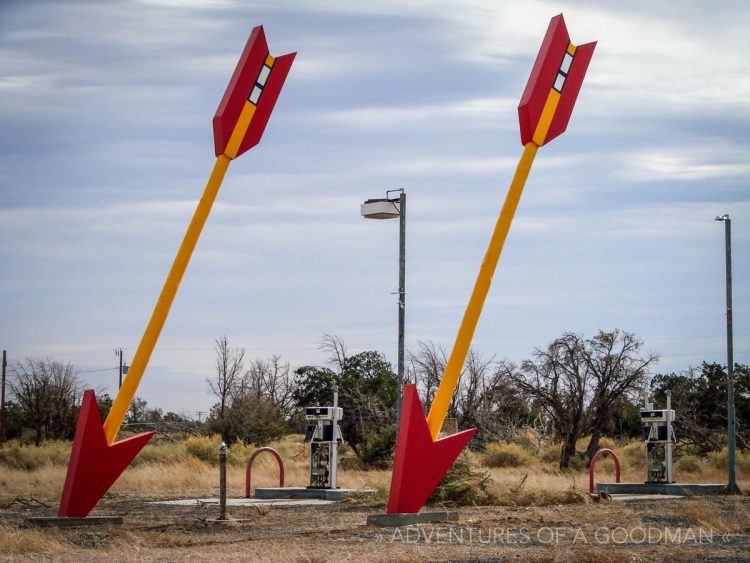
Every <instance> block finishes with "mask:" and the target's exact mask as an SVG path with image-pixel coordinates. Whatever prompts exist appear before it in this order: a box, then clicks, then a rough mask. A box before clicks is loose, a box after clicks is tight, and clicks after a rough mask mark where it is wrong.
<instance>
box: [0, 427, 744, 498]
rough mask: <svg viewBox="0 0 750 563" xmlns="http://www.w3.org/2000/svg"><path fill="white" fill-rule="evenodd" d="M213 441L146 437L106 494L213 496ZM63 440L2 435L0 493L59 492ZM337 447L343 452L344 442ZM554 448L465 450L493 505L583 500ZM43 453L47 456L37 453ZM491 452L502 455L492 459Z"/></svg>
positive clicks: (370, 476)
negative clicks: (34, 442) (6, 439)
mask: <svg viewBox="0 0 750 563" xmlns="http://www.w3.org/2000/svg"><path fill="white" fill-rule="evenodd" d="M218 443H219V439H218V437H216V436H212V437H197V438H190V439H188V440H187V441H185V442H179V443H170V442H166V443H160V444H154V445H149V446H147V447H146V448H145V449H144V451H143V452H142V453H141V454H140V455H139V458H137V459H138V461H137V462H136V463H134V464H133V465H132V466H131V467H129V468H128V469H127V470H126V471H125V473H123V475H122V476H121V477H120V479H119V480H118V481H117V482H116V483H115V485H114V486H113V488H112V494H115V495H141V496H148V497H154V498H164V497H172V498H174V497H191V496H215V495H216V494H217V493H218V468H217V465H216V463H215V460H216V453H217V452H218ZM607 445H610V444H607ZM271 446H272V447H274V448H275V449H277V450H278V451H279V453H280V455H281V456H282V458H283V459H284V464H285V474H286V475H285V484H286V485H287V486H305V485H306V484H307V482H308V478H309V476H308V471H309V469H308V464H309V450H308V447H307V446H306V445H305V444H303V443H302V437H301V436H297V435H293V436H287V437H285V438H284V439H282V440H279V441H277V442H275V443H272V444H271ZM69 447H70V446H69V444H65V443H62V442H53V443H49V444H45V445H43V446H42V447H40V448H34V447H33V446H20V445H18V444H15V443H13V442H11V443H9V444H8V445H7V446H6V448H4V449H3V450H0V452H3V453H2V456H0V461H2V463H0V500H2V499H8V498H11V499H12V498H14V497H15V496H19V495H20V496H24V497H30V496H32V495H33V496H34V497H35V498H38V499H43V500H45V501H47V502H50V503H54V502H56V501H57V500H59V498H60V493H61V490H62V485H63V482H64V479H65V464H66V462H67V456H68V452H69ZM614 449H615V451H616V452H617V453H618V454H619V456H620V460H621V464H622V479H621V480H622V481H623V482H628V481H630V482H641V481H643V479H644V461H645V448H644V447H643V444H642V443H640V442H633V443H630V444H627V445H625V446H623V447H620V448H614ZM253 451H254V448H253V447H250V446H243V445H235V446H233V447H232V448H230V450H229V456H228V459H229V464H228V469H227V479H228V486H229V494H230V495H232V496H242V495H244V491H245V463H246V461H247V459H248V458H249V457H250V455H251V453H252V452H253ZM343 453H344V455H345V456H346V455H347V454H346V449H345V450H344V451H343ZM552 453H554V456H553V455H552ZM557 455H559V446H556V445H552V446H547V447H542V448H533V449H532V450H530V451H525V450H523V449H521V448H520V447H519V446H515V445H508V444H494V445H491V447H490V448H489V449H488V452H487V453H486V454H473V453H472V454H470V457H471V460H472V464H474V466H475V467H477V468H478V469H479V470H481V471H486V472H488V473H489V475H490V477H491V481H489V482H488V489H487V490H488V492H489V494H490V496H491V497H493V498H496V499H497V503H498V504H500V505H505V506H549V505H554V504H570V503H580V502H586V493H587V492H588V470H587V469H586V468H583V469H581V470H578V471H575V470H574V471H569V472H562V473H561V472H560V471H558V467H557V465H558V463H557V457H556V456H557ZM45 456H49V457H48V458H46V459H45ZM498 456H499V457H500V458H502V459H497V458H498ZM200 458H205V459H200ZM725 463H726V452H716V453H715V454H713V455H712V456H709V457H708V458H705V459H703V458H694V457H691V456H683V457H682V458H681V459H679V460H678V461H677V462H676V464H675V475H676V477H677V479H678V480H679V481H682V482H694V483H721V482H724V481H725V480H726V469H725V467H724V464H725ZM493 465H499V466H501V467H492V466H493ZM513 465H517V466H515V467H514V466H513ZM737 466H738V479H739V481H740V486H741V487H742V488H743V490H750V456H748V455H739V456H738V463H737ZM614 476H615V475H614V463H613V461H612V460H611V459H606V458H603V459H600V460H599V462H598V463H597V467H596V476H595V477H596V481H597V482H603V481H614ZM389 482H390V471H388V470H363V469H361V466H359V465H357V464H346V465H343V464H342V466H341V467H340V469H339V485H340V486H341V487H346V488H351V489H374V490H375V491H376V493H377V497H378V498H379V499H381V500H383V499H385V498H386V497H387V494H388V487H389ZM278 484H279V475H278V467H277V464H276V460H275V459H274V458H273V456H271V455H270V454H264V455H260V456H258V458H257V459H256V460H255V462H254V465H253V480H252V485H253V488H255V487H271V486H278Z"/></svg>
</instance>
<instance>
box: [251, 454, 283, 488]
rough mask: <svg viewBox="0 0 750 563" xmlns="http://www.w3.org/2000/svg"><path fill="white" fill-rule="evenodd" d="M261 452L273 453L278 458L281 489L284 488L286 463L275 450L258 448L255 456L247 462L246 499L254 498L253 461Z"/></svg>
mask: <svg viewBox="0 0 750 563" xmlns="http://www.w3.org/2000/svg"><path fill="white" fill-rule="evenodd" d="M261 452H271V453H272V454H273V457H275V458H276V461H278V462H279V487H283V486H284V461H283V460H282V459H281V456H280V455H279V452H277V451H276V450H274V449H273V448H258V449H257V450H255V451H254V452H253V455H251V456H250V459H249V460H247V469H246V470H245V498H250V497H251V496H252V489H251V487H250V476H251V472H252V469H253V461H254V460H255V458H256V457H258V454H259V453H261Z"/></svg>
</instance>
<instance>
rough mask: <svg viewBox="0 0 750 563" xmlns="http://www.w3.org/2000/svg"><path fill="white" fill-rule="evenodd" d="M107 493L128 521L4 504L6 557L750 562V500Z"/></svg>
mask: <svg viewBox="0 0 750 563" xmlns="http://www.w3.org/2000/svg"><path fill="white" fill-rule="evenodd" d="M153 500H155V499H144V498H134V497H127V496H122V495H121V496H112V495H108V496H107V497H106V498H105V499H103V500H102V502H101V503H100V504H99V506H98V507H97V508H96V509H95V511H94V512H93V513H92V516H93V515H117V516H122V517H123V518H124V521H123V524H122V525H120V526H109V527H107V526H102V527H85V528H54V529H52V528H41V529H40V528H36V527H29V526H28V525H27V523H26V520H25V518H26V517H27V516H54V515H55V513H56V506H45V504H47V503H43V502H37V501H36V500H34V499H31V498H23V497H17V498H15V499H6V500H5V501H4V502H3V504H2V505H1V506H2V508H1V509H0V559H1V560H16V559H34V560H39V559H43V560H55V561H73V560H75V561H81V560H96V561H108V560H116V561H185V560H212V561H215V560H233V561H238V560H252V561H341V560H351V561H363V560H366V561H418V560H430V561H487V560H509V561H516V560H518V561H570V560H575V561H578V562H585V561H695V560H711V561H750V497H748V496H743V497H700V498H699V497H693V498H677V499H660V498H659V497H653V498H648V499H635V500H614V501H605V500H602V501H600V502H587V503H586V504H577V505H565V506H563V505H561V506H551V507H543V508H542V507H461V508H455V509H451V510H454V511H456V512H458V513H459V515H460V521H459V522H457V523H456V522H452V523H448V522H444V523H438V524H431V525H419V526H409V527H402V528H379V527H375V526H371V525H367V524H366V518H367V515H368V514H378V513H380V514H382V513H383V512H384V509H385V506H384V505H383V504H382V503H377V502H373V501H369V500H366V499H358V500H353V501H344V502H340V503H334V504H329V505H326V506H308V507H283V508H282V507H278V506H275V507H270V508H268V507H254V506H249V507H248V506H245V507H230V509H229V515H230V517H231V518H233V519H235V520H236V521H232V522H229V523H217V522H213V521H212V520H214V519H215V518H216V517H217V516H218V508H217V506H216V505H214V504H201V503H198V502H196V503H195V504H193V505H189V506H174V505H166V504H156V503H153V502H152V501H153Z"/></svg>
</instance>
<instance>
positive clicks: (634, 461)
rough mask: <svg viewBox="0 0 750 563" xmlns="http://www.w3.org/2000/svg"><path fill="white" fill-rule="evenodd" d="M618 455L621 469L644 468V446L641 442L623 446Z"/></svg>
mask: <svg viewBox="0 0 750 563" xmlns="http://www.w3.org/2000/svg"><path fill="white" fill-rule="evenodd" d="M617 453H618V455H620V460H621V461H622V464H623V467H624V466H625V465H627V466H628V467H631V468H644V470H645V467H646V444H645V443H643V442H641V441H636V442H630V443H629V444H626V445H624V446H623V447H622V448H620V449H619V451H618V452H617Z"/></svg>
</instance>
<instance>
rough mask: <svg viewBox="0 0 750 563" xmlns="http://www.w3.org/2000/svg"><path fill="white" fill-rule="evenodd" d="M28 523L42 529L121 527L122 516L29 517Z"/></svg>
mask: <svg viewBox="0 0 750 563" xmlns="http://www.w3.org/2000/svg"><path fill="white" fill-rule="evenodd" d="M26 523H27V524H30V525H31V526H38V527H40V528H79V527H84V526H108V525H109V526H119V525H120V524H122V516H87V517H86V518H72V517H65V518H60V517H59V516H28V517H27V518H26Z"/></svg>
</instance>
